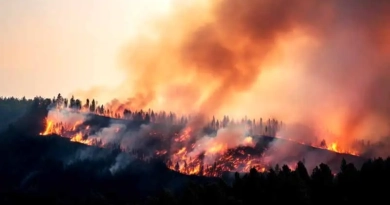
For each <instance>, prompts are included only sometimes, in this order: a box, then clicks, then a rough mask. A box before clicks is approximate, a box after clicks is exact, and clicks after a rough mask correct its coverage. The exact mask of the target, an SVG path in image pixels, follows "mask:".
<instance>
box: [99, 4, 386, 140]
mask: <svg viewBox="0 0 390 205" xmlns="http://www.w3.org/2000/svg"><path fill="white" fill-rule="evenodd" d="M389 20H390V2H389V1H386V0H378V1H365V0H356V1H337V0H330V1H319V0H318V1H312V0H303V1H302V0H293V1H288V2H286V1H281V0H276V1H275V0H253V1H235V0H219V1H213V3H210V2H209V1H196V2H195V1H192V2H185V3H183V2H181V3H180V2H176V1H175V2H174V3H173V4H172V11H171V12H170V14H169V15H168V16H164V17H162V18H159V19H158V20H155V21H151V22H152V23H150V22H149V23H150V24H149V25H148V26H146V27H147V28H148V29H145V31H142V32H140V34H141V35H140V37H139V38H137V39H134V40H133V41H132V42H130V44H129V46H128V48H127V49H126V50H125V52H124V53H123V55H122V57H123V58H122V59H123V63H124V71H125V73H126V74H127V75H128V78H127V80H126V81H125V82H124V84H123V85H122V86H121V88H120V89H119V90H118V92H119V93H120V94H121V96H122V99H123V100H125V99H127V101H119V102H120V103H119V102H118V101H114V102H113V103H111V106H113V107H115V108H123V107H126V108H130V109H141V108H149V107H152V108H154V109H161V110H172V111H174V112H177V113H180V112H182V113H183V112H196V113H199V112H201V113H202V114H205V113H213V114H226V113H228V114H229V115H233V116H234V115H240V116H243V115H245V114H249V113H250V114H253V115H271V116H273V117H277V118H280V119H284V120H285V121H290V122H294V121H295V122H296V121H297V122H302V123H306V124H310V125H311V126H314V127H321V128H324V129H328V130H330V131H331V132H333V133H334V134H335V135H337V136H341V137H343V138H345V139H348V140H352V139H353V138H367V137H370V138H372V137H373V136H376V137H381V136H383V135H386V134H388V133H389V126H388V123H387V122H388V120H390V111H389V110H390V104H389V103H388V100H389V96H390V89H389V88H390V85H389V84H390V79H389V78H390V71H389V65H390V64H389V58H388V56H389V54H390V47H389V46H388V45H390V44H389V43H390V38H389V34H390V25H389V24H387V23H386V22H388V21H389ZM146 34H148V35H146ZM94 92H95V93H96V90H94Z"/></svg>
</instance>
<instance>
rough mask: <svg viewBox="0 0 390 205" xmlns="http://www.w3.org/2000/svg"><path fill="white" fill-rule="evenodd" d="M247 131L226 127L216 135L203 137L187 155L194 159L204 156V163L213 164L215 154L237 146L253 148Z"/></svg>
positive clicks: (245, 129)
mask: <svg viewBox="0 0 390 205" xmlns="http://www.w3.org/2000/svg"><path fill="white" fill-rule="evenodd" d="M247 133H248V129H247V128H246V127H245V126H242V125H228V126H227V127H224V128H220V129H219V130H218V131H217V135H216V136H215V137H214V136H208V135H206V136H204V137H202V138H201V139H199V140H198V141H196V143H195V145H194V149H193V150H192V151H191V152H190V153H189V156H190V157H196V156H198V155H199V154H201V153H204V154H205V158H204V162H205V163H206V164H211V163H213V162H214V160H215V157H216V154H218V153H221V152H223V151H226V150H227V149H231V148H235V147H237V146H241V145H243V146H253V145H254V144H253V142H252V137H250V136H247Z"/></svg>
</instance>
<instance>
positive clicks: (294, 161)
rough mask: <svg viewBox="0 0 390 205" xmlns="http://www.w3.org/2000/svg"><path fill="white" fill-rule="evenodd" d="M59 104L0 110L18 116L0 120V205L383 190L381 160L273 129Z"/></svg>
mask: <svg viewBox="0 0 390 205" xmlns="http://www.w3.org/2000/svg"><path fill="white" fill-rule="evenodd" d="M59 99H60V100H59ZM66 101H67V100H66V99H64V98H55V99H44V98H35V99H33V100H27V99H15V98H9V99H8V98H7V99H4V98H2V99H1V100H0V105H3V104H7V103H8V105H7V106H0V112H3V110H2V109H5V110H7V111H4V113H9V114H8V115H11V114H14V113H16V114H15V115H16V116H17V115H19V116H17V117H15V118H13V117H10V116H8V117H7V116H5V117H3V118H4V119H5V120H4V123H5V124H7V125H6V126H5V127H6V128H5V129H4V131H3V132H1V138H0V146H1V149H0V152H1V155H0V156H2V157H1V158H0V180H1V181H2V183H1V185H0V190H1V191H0V192H1V193H2V194H0V196H1V198H0V199H1V200H3V201H4V202H8V203H16V202H21V201H23V200H29V201H34V202H38V203H61V204H86V203H88V204H90V203H97V204H129V203H138V204H139V203H142V204H144V203H145V204H161V203H170V204H188V203H190V202H191V204H204V203H210V202H213V203H219V204H221V203H223V204H252V201H253V200H254V201H259V200H260V199H259V198H258V197H261V201H263V202H270V203H275V202H281V203H282V202H283V203H284V202H287V201H286V200H287V199H288V202H299V203H305V204H322V203H324V204H325V203H330V202H331V201H334V200H343V201H345V202H351V203H352V202H358V201H359V200H365V199H370V197H372V196H374V195H375V196H377V193H382V192H383V191H384V190H385V189H380V188H379V187H378V186H377V185H375V186H372V185H374V184H383V185H385V184H386V183H389V182H390V181H389V180H388V179H390V178H389V177H386V176H387V174H386V173H388V171H389V167H390V162H389V160H382V159H381V158H379V159H377V160H375V161H372V160H367V159H368V158H370V156H369V153H370V152H366V153H364V152H363V153H357V152H353V151H350V150H346V149H345V150H343V149H342V148H341V147H336V145H335V144H333V143H332V142H325V141H323V140H319V143H318V144H316V142H315V141H312V142H309V141H308V140H306V141H305V139H289V138H285V137H281V136H277V133H278V131H279V130H280V129H283V126H286V125H283V124H284V123H282V122H279V121H277V120H272V119H270V120H268V119H267V120H262V119H261V120H258V121H255V120H248V119H243V120H240V121H233V120H230V119H229V118H228V117H227V116H225V117H224V118H223V119H221V120H218V119H215V118H213V119H211V120H210V122H209V123H207V124H206V125H205V126H204V127H203V128H202V129H201V130H196V128H195V127H191V126H189V125H190V124H191V123H190V122H191V118H189V117H184V116H183V117H179V116H176V115H175V114H174V113H164V112H154V111H151V110H149V111H130V110H124V111H123V112H122V113H114V112H111V111H110V110H108V109H105V108H104V107H103V106H97V105H95V106H96V109H95V110H93V109H91V105H92V104H91V103H90V105H89V106H87V103H84V105H82V104H81V101H80V100H76V99H73V100H72V99H70V101H69V102H68V103H65V102H66ZM10 102H17V103H15V104H16V107H17V108H12V103H10ZM59 102H61V103H59ZM76 102H77V103H76ZM95 103H96V102H95ZM21 104H23V106H22V105H21ZM65 104H66V106H65ZM76 105H77V106H76ZM80 105H82V106H80ZM4 107H6V108H4ZM92 107H93V106H92ZM17 109H21V110H20V111H18V112H16V111H15V110H17ZM99 109H100V110H99ZM9 110H13V111H12V112H10V111H9ZM243 125H245V126H243ZM3 126H4V125H3ZM199 133H201V134H199ZM328 143H329V144H330V145H328ZM360 145H361V147H363V146H366V147H367V146H368V145H367V144H364V143H362V142H360ZM375 146H379V145H376V144H370V147H369V149H366V150H370V149H374V148H375ZM381 146H383V144H381ZM357 150H358V149H357ZM361 150H362V149H361ZM321 163H323V164H321ZM311 170H313V172H311ZM368 187H371V188H368ZM360 193H361V194H360ZM363 193H364V194H363ZM148 196H149V197H148ZM325 196H326V197H325ZM376 198H378V199H379V198H381V197H376Z"/></svg>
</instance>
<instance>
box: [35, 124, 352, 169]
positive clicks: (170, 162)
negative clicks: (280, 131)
mask: <svg viewBox="0 0 390 205" xmlns="http://www.w3.org/2000/svg"><path fill="white" fill-rule="evenodd" d="M45 125H46V127H45V130H44V132H42V133H40V135H43V136H45V135H50V134H57V135H60V136H62V137H67V138H69V139H70V141H72V142H79V143H83V144H86V145H94V146H102V147H104V146H106V145H105V144H104V143H103V142H102V140H101V138H99V137H91V133H92V132H91V127H90V126H89V125H85V122H84V121H83V120H80V119H77V120H73V121H72V120H70V121H67V122H61V121H59V120H58V119H57V118H55V117H47V118H46V119H45ZM193 131H194V130H193V129H192V128H191V127H185V128H184V129H182V130H181V131H179V132H175V133H172V134H171V135H170V136H165V135H164V134H163V133H160V131H159V130H151V131H150V132H149V134H148V135H146V136H145V137H148V136H149V137H155V138H161V140H162V141H163V140H168V141H170V144H169V145H168V147H164V146H161V147H160V148H158V149H157V148H156V150H155V151H154V154H153V156H152V157H159V158H162V159H164V160H165V161H166V165H167V167H168V168H170V169H172V170H175V171H178V172H180V173H183V174H188V175H192V174H195V175H205V176H220V175H221V174H222V173H223V172H235V171H238V172H248V171H249V170H250V169H251V168H256V169H257V170H258V171H261V172H264V171H266V170H268V168H270V167H271V165H270V164H269V162H267V161H265V160H264V159H265V158H266V157H265V156H263V154H264V152H262V151H258V150H256V148H255V143H254V142H253V138H252V137H250V136H247V137H244V138H242V140H241V142H240V144H239V145H235V146H234V147H232V145H231V142H230V141H231V140H233V139H228V140H225V141H219V140H215V137H214V138H213V137H210V138H208V139H207V140H208V141H207V140H206V141H205V142H200V141H199V140H194V139H195V138H194V137H193V135H194V133H193ZM114 132H115V133H119V132H120V129H119V128H118V127H116V128H114ZM102 137H103V136H102ZM276 138H282V137H280V136H278V137H276ZM282 139H284V140H289V141H292V142H294V143H299V144H302V145H309V146H313V147H317V148H321V149H327V150H330V151H333V152H339V153H348V154H356V153H354V152H350V151H346V150H343V149H341V148H340V146H339V144H338V143H336V142H334V143H331V144H330V145H329V146H326V145H325V144H321V145H318V146H315V145H313V144H308V143H305V142H298V141H294V140H293V139H286V138H282ZM121 148H122V145H121ZM123 149H125V148H123ZM124 151H125V150H124Z"/></svg>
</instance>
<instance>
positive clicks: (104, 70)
mask: <svg viewBox="0 0 390 205" xmlns="http://www.w3.org/2000/svg"><path fill="white" fill-rule="evenodd" d="M168 7H169V1H168V0H158V1H154V0H143V1H136V0H114V1H109V3H108V1H105V0H83V1H79V0H11V1H9V0H0V30H1V32H0V72H1V75H0V96H16V97H22V96H26V97H34V96H43V97H52V96H54V95H56V93H59V92H61V93H63V94H64V95H68V94H70V93H72V92H74V91H75V90H80V89H88V88H90V87H92V86H102V87H115V86H116V85H117V84H118V83H120V82H121V81H122V80H123V78H122V77H121V76H122V75H121V73H120V71H119V70H118V53H119V52H120V50H121V49H122V47H124V46H125V45H126V43H127V42H128V41H129V39H130V38H131V36H133V35H134V34H136V33H137V30H138V28H139V27H140V26H142V24H143V23H144V22H145V21H146V19H148V18H150V17H152V16H154V15H158V14H159V13H164V12H166V11H167V9H168Z"/></svg>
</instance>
